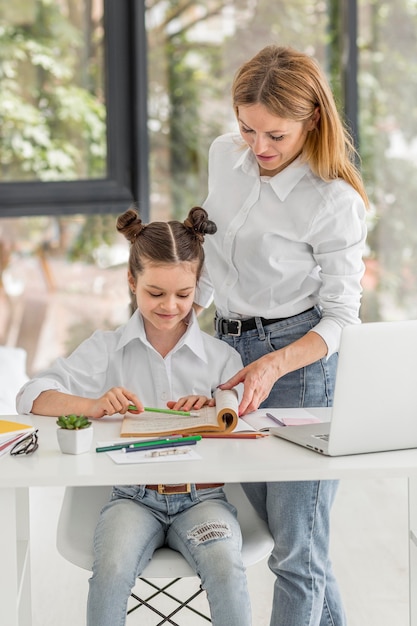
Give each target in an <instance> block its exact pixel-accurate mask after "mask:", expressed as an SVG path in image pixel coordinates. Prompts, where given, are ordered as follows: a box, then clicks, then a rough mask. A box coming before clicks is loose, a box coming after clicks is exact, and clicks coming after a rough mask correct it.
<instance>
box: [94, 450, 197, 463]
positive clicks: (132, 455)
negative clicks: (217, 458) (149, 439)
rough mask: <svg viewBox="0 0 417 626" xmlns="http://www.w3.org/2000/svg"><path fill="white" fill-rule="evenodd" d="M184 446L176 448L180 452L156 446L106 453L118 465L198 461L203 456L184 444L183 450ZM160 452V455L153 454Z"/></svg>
mask: <svg viewBox="0 0 417 626" xmlns="http://www.w3.org/2000/svg"><path fill="white" fill-rule="evenodd" d="M181 448H182V446H179V447H178V448H176V450H178V452H179V454H169V453H168V451H169V450H172V449H173V448H155V449H153V450H140V451H139V450H138V451H135V452H123V450H112V451H111V452H107V453H106V454H107V455H108V456H109V457H110V458H111V460H112V461H114V462H115V463H117V464H118V465H126V464H129V463H164V462H165V461H170V462H172V461H196V460H199V459H201V456H200V455H199V454H198V453H197V452H196V451H195V450H193V449H191V448H188V447H187V446H184V448H185V451H184V450H181ZM153 453H158V455H153Z"/></svg>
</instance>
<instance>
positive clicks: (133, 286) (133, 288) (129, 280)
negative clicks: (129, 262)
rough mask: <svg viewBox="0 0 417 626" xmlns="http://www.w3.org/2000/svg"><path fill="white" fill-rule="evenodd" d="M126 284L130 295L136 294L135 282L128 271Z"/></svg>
mask: <svg viewBox="0 0 417 626" xmlns="http://www.w3.org/2000/svg"><path fill="white" fill-rule="evenodd" d="M127 282H128V283H129V287H130V291H131V292H132V293H135V292H136V281H135V279H134V277H133V275H132V273H131V271H130V270H127Z"/></svg>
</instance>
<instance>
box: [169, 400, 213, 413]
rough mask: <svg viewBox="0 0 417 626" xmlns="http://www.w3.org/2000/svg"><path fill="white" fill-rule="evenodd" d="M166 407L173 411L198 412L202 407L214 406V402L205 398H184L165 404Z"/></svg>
mask: <svg viewBox="0 0 417 626" xmlns="http://www.w3.org/2000/svg"><path fill="white" fill-rule="evenodd" d="M167 406H168V408H169V409H171V410H174V411H191V410H192V411H198V410H199V409H202V408H203V406H215V402H214V398H207V396H184V397H183V398H180V399H179V400H177V401H176V402H172V401H170V402H167Z"/></svg>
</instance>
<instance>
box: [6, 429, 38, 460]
mask: <svg viewBox="0 0 417 626" xmlns="http://www.w3.org/2000/svg"><path fill="white" fill-rule="evenodd" d="M37 433H38V431H37V430H35V432H34V433H31V434H30V435H28V436H27V437H25V438H24V439H21V440H20V441H18V442H17V443H16V444H15V445H14V446H13V448H12V449H11V450H10V454H11V455H12V456H17V455H18V454H32V453H33V452H35V450H37V449H38V447H39V445H38V435H37Z"/></svg>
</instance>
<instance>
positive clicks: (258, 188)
mask: <svg viewBox="0 0 417 626" xmlns="http://www.w3.org/2000/svg"><path fill="white" fill-rule="evenodd" d="M245 146H246V144H244V143H243V141H242V139H241V138H240V135H238V134H232V133H229V134H226V135H222V136H221V137H218V138H217V139H216V140H215V141H214V142H213V144H212V146H211V148H210V152H209V188H208V196H207V198H206V200H205V202H204V204H203V206H204V208H205V209H206V210H207V212H208V215H209V218H210V219H212V220H213V221H214V222H215V223H216V224H217V233H216V234H215V235H211V236H210V237H206V239H205V243H204V249H205V254H206V266H205V269H204V272H203V275H202V277H201V279H200V281H199V285H198V290H197V294H196V302H197V303H198V304H200V305H201V306H207V305H208V303H209V302H210V300H211V299H212V298H213V295H214V301H215V303H216V308H217V311H218V313H219V314H220V316H222V317H226V318H248V317H255V316H259V317H264V318H267V319H274V318H283V317H289V316H292V315H296V314H298V313H301V312H302V311H305V310H306V309H309V308H310V307H312V306H313V305H318V306H319V307H320V308H321V310H322V315H323V317H322V319H321V321H320V322H319V324H318V325H317V326H315V328H314V332H316V333H318V334H319V335H321V337H322V338H323V339H324V341H325V342H326V344H327V347H328V354H327V356H330V355H331V354H333V352H336V351H337V349H338V346H339V342H340V335H341V330H342V328H343V326H345V325H347V324H353V323H358V322H359V307H360V299H361V293H362V289H361V278H362V276H363V273H364V263H363V252H364V247H365V240H366V218H365V215H366V209H365V204H364V202H363V200H362V198H361V197H360V195H359V194H358V193H357V192H356V191H355V190H354V189H353V188H352V187H351V186H350V185H349V184H347V183H346V182H345V181H343V180H341V179H336V180H333V181H330V182H325V181H323V180H322V179H320V178H318V177H317V176H315V175H314V174H313V173H312V171H311V169H310V167H309V166H308V165H307V164H306V163H303V162H302V161H301V160H300V158H298V159H297V160H295V161H294V162H293V163H291V164H290V165H289V166H288V167H286V168H285V169H284V170H283V171H282V172H280V173H278V174H276V175H275V176H273V177H267V176H260V175H259V166H258V164H257V162H256V159H255V157H254V155H253V153H252V151H251V150H250V149H249V148H247V147H245Z"/></svg>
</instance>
